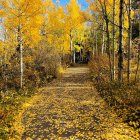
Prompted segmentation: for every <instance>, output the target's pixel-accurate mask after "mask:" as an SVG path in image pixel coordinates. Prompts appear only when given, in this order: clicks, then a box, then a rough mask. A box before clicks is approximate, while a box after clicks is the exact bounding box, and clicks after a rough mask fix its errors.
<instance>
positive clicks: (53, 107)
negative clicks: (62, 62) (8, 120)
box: [22, 67, 138, 140]
mask: <svg viewBox="0 0 140 140" xmlns="http://www.w3.org/2000/svg"><path fill="white" fill-rule="evenodd" d="M40 94H41V95H42V99H41V100H40V101H38V102H37V103H36V104H34V105H33V106H32V107H30V108H29V109H28V110H27V111H26V112H25V113H24V116H23V124H24V127H25V132H24V134H23V135H22V140H30V139H31V140H45V139H46V140H137V139H138V138H136V135H135V133H134V131H133V130H132V129H131V128H130V127H128V126H127V125H126V124H124V123H122V121H121V120H120V119H119V118H117V115H116V114H115V112H113V111H112V110H111V109H110V108H109V106H108V105H107V103H106V102H105V101H104V100H103V99H102V98H101V97H100V96H99V94H98V93H97V92H96V90H95V89H94V87H93V86H92V82H91V81H90V77H89V69H88V68H86V67H77V68H69V69H67V71H66V72H65V74H64V76H63V77H62V78H60V79H59V80H56V81H53V83H51V84H50V85H49V86H48V87H46V88H44V89H42V90H41V93H40Z"/></svg>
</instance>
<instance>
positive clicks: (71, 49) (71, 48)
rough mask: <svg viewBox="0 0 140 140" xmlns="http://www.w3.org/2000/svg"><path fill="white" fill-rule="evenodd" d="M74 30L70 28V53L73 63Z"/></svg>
mask: <svg viewBox="0 0 140 140" xmlns="http://www.w3.org/2000/svg"><path fill="white" fill-rule="evenodd" d="M72 45H73V44H72V31H71V30H70V55H71V60H70V61H71V63H73V53H72V51H73V47H72Z"/></svg>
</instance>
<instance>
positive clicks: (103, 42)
mask: <svg viewBox="0 0 140 140" xmlns="http://www.w3.org/2000/svg"><path fill="white" fill-rule="evenodd" d="M104 29H105V26H104V21H103V40H102V55H103V54H104V47H105V32H104Z"/></svg>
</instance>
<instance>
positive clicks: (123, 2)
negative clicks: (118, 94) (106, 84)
mask: <svg viewBox="0 0 140 140" xmlns="http://www.w3.org/2000/svg"><path fill="white" fill-rule="evenodd" d="M88 2H89V5H90V12H91V13H92V14H91V18H90V21H91V22H92V26H93V30H94V28H95V27H96V29H97V30H98V32H100V33H102V34H103V35H105V38H104V36H103V37H102V38H103V40H105V45H106V51H104V55H105V54H107V55H108V61H109V63H108V64H109V67H110V72H109V73H110V74H109V75H110V80H111V81H112V80H116V74H117V75H118V80H119V81H123V80H124V77H127V81H128V82H130V79H131V77H130V76H131V75H133V76H132V78H133V79H134V74H132V72H133V71H134V68H133V67H134V66H133V65H134V62H135V61H136V60H135V58H134V59H133V60H134V61H133V64H131V63H132V62H131V61H132V56H133V55H134V49H133V47H132V35H133V32H132V25H133V24H132V20H133V19H134V10H133V8H132V6H133V1H131V0H119V1H116V0H111V1H110V0H94V1H93V0H89V1H88ZM97 17H98V18H97ZM95 22H96V24H95ZM102 23H103V24H102ZM104 23H105V24H104ZM94 40H95V42H96V38H94ZM103 40H102V46H105V45H103V42H104V41H103ZM99 44H101V43H99ZM99 47H100V46H99V45H98V48H99ZM94 48H96V46H94ZM102 48H103V47H102ZM102 50H103V49H102ZM102 52H103V51H102ZM105 52H106V53H105ZM99 57H100V56H99ZM117 57H118V59H117ZM126 60H127V65H126ZM117 63H118V65H117Z"/></svg>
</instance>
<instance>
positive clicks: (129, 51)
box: [127, 0, 132, 83]
mask: <svg viewBox="0 0 140 140" xmlns="http://www.w3.org/2000/svg"><path fill="white" fill-rule="evenodd" d="M128 5H129V6H128V8H129V10H128V24H129V29H128V70H127V80H128V83H129V82H130V74H131V46H132V45H131V44H132V42H131V36H132V26H131V0H129V4H128Z"/></svg>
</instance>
